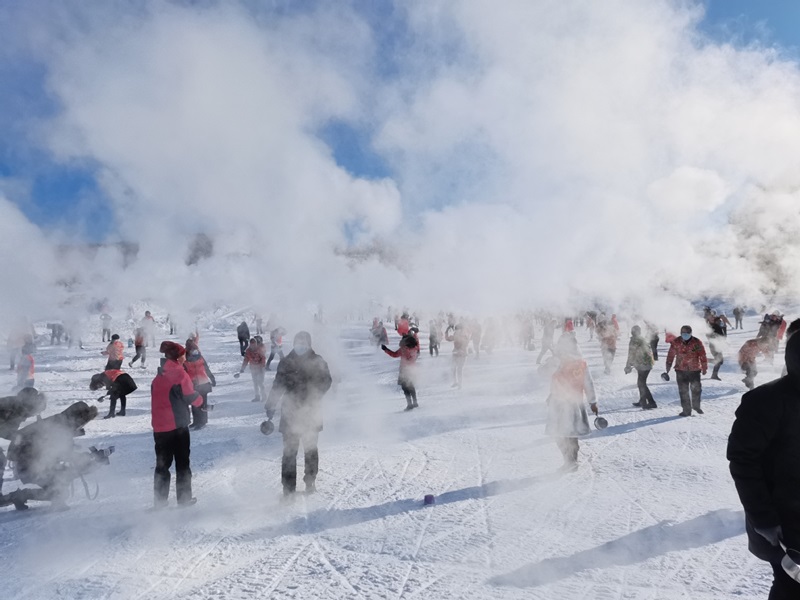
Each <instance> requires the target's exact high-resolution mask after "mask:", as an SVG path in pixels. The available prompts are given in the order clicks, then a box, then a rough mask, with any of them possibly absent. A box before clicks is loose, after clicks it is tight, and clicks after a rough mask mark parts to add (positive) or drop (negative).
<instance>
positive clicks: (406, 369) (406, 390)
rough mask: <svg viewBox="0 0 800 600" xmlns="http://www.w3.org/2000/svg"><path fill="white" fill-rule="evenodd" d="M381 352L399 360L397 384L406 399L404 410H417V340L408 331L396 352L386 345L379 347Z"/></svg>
mask: <svg viewBox="0 0 800 600" xmlns="http://www.w3.org/2000/svg"><path fill="white" fill-rule="evenodd" d="M381 350H383V351H384V352H386V354H388V355H389V356H391V357H393V358H399V359H400V372H399V374H398V376H397V384H398V385H399V386H400V387H401V388H402V390H403V395H404V396H405V397H406V410H411V409H412V408H417V407H418V406H419V404H417V387H416V379H417V378H416V371H417V357H418V356H419V342H418V341H417V338H416V337H414V335H413V334H412V333H411V331H409V332H408V333H407V334H406V335H404V336H403V339H401V340H400V347H399V348H398V349H397V350H390V349H389V348H387V347H386V345H383V346H381Z"/></svg>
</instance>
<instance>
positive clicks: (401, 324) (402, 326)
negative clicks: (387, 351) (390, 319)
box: [394, 312, 411, 337]
mask: <svg viewBox="0 0 800 600" xmlns="http://www.w3.org/2000/svg"><path fill="white" fill-rule="evenodd" d="M394 329H395V331H397V333H398V335H400V337H403V336H404V335H405V334H407V333H408V330H409V329H411V323H410V322H409V320H408V313H407V312H404V313H403V314H402V316H401V317H400V320H399V321H397V324H396V325H395V328H394Z"/></svg>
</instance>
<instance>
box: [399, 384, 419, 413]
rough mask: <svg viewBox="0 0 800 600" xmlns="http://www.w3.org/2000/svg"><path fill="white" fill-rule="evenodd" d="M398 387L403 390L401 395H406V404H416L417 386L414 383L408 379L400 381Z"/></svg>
mask: <svg viewBox="0 0 800 600" xmlns="http://www.w3.org/2000/svg"><path fill="white" fill-rule="evenodd" d="M400 388H401V389H402V390H403V395H404V396H405V397H406V404H407V405H408V406H410V407H411V406H417V388H415V387H414V384H413V383H411V382H408V381H402V382H400Z"/></svg>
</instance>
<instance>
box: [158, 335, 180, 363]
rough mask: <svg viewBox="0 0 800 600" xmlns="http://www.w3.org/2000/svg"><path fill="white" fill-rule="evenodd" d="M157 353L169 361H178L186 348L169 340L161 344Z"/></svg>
mask: <svg viewBox="0 0 800 600" xmlns="http://www.w3.org/2000/svg"><path fill="white" fill-rule="evenodd" d="M158 351H159V352H162V353H163V354H164V356H166V357H167V358H168V359H169V360H178V358H180V357H181V356H183V355H184V354H186V348H184V347H183V346H181V345H180V344H176V343H175V342H170V341H169V340H167V341H164V342H161V347H160V348H159V349H158Z"/></svg>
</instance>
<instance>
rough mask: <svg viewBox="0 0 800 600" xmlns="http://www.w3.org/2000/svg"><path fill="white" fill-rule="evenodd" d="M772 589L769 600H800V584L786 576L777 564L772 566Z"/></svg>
mask: <svg viewBox="0 0 800 600" xmlns="http://www.w3.org/2000/svg"><path fill="white" fill-rule="evenodd" d="M772 573H773V579H772V589H771V590H770V591H769V598H768V600H797V599H798V598H800V583H798V582H796V581H795V580H794V579H792V578H791V577H789V576H788V575H787V574H786V571H784V570H783V567H781V563H780V562H777V563H774V564H773V565H772Z"/></svg>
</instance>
